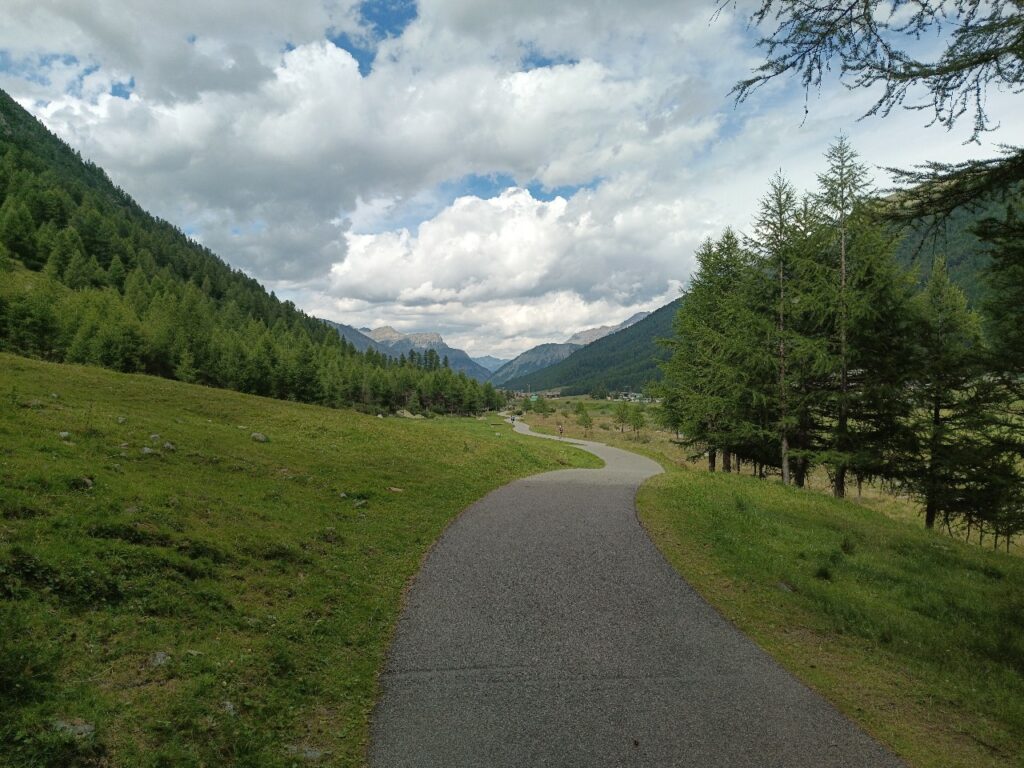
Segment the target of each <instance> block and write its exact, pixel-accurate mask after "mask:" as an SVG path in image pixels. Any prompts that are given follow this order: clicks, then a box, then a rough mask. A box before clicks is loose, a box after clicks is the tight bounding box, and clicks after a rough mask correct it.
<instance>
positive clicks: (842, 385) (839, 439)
mask: <svg viewBox="0 0 1024 768" xmlns="http://www.w3.org/2000/svg"><path fill="white" fill-rule="evenodd" d="M846 355H847V352H846V215H845V213H843V214H840V217H839V420H838V424H837V425H836V447H838V448H839V451H840V453H842V452H845V451H846V447H847V446H846V443H847V440H846V430H847V426H848V422H849V414H848V412H847V411H848V409H847V403H846V393H847V390H848V389H849V379H848V374H847V370H846V368H847V361H846ZM840 461H845V459H840ZM833 493H834V494H835V497H836V498H837V499H841V498H843V497H844V496H846V465H845V464H840V465H839V466H838V467H836V477H835V486H834V487H833Z"/></svg>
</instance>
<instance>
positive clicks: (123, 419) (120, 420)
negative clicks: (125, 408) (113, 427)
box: [117, 416, 128, 424]
mask: <svg viewBox="0 0 1024 768" xmlns="http://www.w3.org/2000/svg"><path fill="white" fill-rule="evenodd" d="M117 423H118V424H127V423H128V417H127V416H118V417H117Z"/></svg>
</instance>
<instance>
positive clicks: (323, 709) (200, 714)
mask: <svg viewBox="0 0 1024 768" xmlns="http://www.w3.org/2000/svg"><path fill="white" fill-rule="evenodd" d="M0 392H2V393H3V397H2V398H0V690H2V691H3V694H2V695H0V765H4V766H7V765H11V766H32V767H33V768H51V767H52V768H58V766H59V767H61V768H63V766H83V768H84V767H85V766H106V765H110V766H161V765H166V766H199V765H209V766H213V765H217V766H229V765H253V766H255V765H259V766H265V767H266V768H284V767H285V766H293V765H295V764H297V763H299V762H302V763H305V762H312V761H315V760H322V761H327V760H329V762H330V764H331V765H338V766H357V765H360V764H361V763H362V756H363V747H364V745H365V742H366V739H367V737H368V734H367V727H368V717H369V712H370V709H371V707H372V705H373V701H374V698H375V685H376V677H377V674H378V671H379V669H380V665H381V663H382V661H383V659H384V652H385V649H386V644H387V642H388V639H389V637H390V636H391V629H392V627H393V625H394V622H395V620H396V617H397V615H398V610H399V605H400V600H401V594H402V590H403V588H404V586H405V584H406V582H407V581H408V579H409V578H410V577H411V576H412V575H413V574H414V573H415V571H416V570H417V569H418V567H419V565H420V562H421V560H422V557H423V555H424V553H425V551H426V550H427V548H428V547H430V545H431V544H432V542H433V541H434V540H435V539H436V538H437V537H438V535H439V534H440V533H441V531H442V530H443V529H444V527H445V526H446V525H447V523H448V522H449V521H450V520H451V519H452V517H453V516H454V515H456V514H457V513H458V512H459V511H460V510H462V509H464V508H465V507H466V506H467V505H469V504H470V503H472V502H473V501H475V500H476V499H478V498H480V497H481V496H483V495H484V494H486V493H487V492H489V491H490V490H492V489H493V488H495V487H497V486H499V485H502V484H504V483H506V482H509V481H510V480H512V479H514V478H517V477H521V476H524V475H527V474H531V473H534V472H540V471H545V470H548V469H556V468H559V467H564V466H593V465H594V464H595V460H594V459H593V458H592V457H591V456H590V455H589V454H583V453H580V452H578V451H576V450H575V449H573V448H572V447H571V446H568V445H565V444H557V443H554V442H550V441H540V440H530V439H528V438H522V437H519V436H517V435H513V434H512V433H511V431H510V430H509V429H508V428H507V426H506V425H505V424H503V423H502V421H501V420H500V419H499V418H498V417H493V418H492V419H489V420H484V419H454V418H437V419H422V420H405V419H394V418H388V419H378V418H376V417H374V416H370V415H363V414H359V413H356V412H354V411H351V410H348V411H338V410H331V409H326V408H320V407H317V406H310V405H303V404H298V403H288V402H283V401H278V400H271V399H267V398H259V397H253V396H250V395H242V394H239V393H235V392H230V391H226V390H216V389H210V388H208V387H199V386H195V385H189V384H183V383H179V382H174V381H168V380H165V379H159V378H155V377H150V376H139V375H125V374H119V373H113V372H110V371H104V370H102V369H99V368H90V367H80V366H71V365H57V364H52V363H43V362H39V361H34V360H30V359H27V358H21V357H15V356H12V355H5V354H0ZM253 433H261V434H262V435H263V436H265V437H266V442H257V441H256V440H254V439H253V438H252V435H253ZM316 756H319V757H316Z"/></svg>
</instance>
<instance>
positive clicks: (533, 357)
mask: <svg viewBox="0 0 1024 768" xmlns="http://www.w3.org/2000/svg"><path fill="white" fill-rule="evenodd" d="M579 348H580V345H579V344H568V343H566V344H539V345H538V346H536V347H531V348H530V349H528V350H526V351H525V352H523V354H521V355H519V356H518V357H516V358H514V359H512V360H509V361H508V362H507V363H505V365H503V366H501V368H499V369H498V370H496V371H495V372H494V375H493V376H492V377H491V383H492V384H493V385H494V386H496V387H499V386H501V385H503V384H504V383H505V382H506V381H509V380H511V379H515V378H519V377H521V376H527V375H529V374H531V373H534V372H536V371H539V370H541V369H543V368H547V367H548V366H551V365H554V364H555V363H558V362H560V361H562V360H565V358H567V357H568V356H569V355H571V354H572V353H573V352H575V351H576V350H577V349H579Z"/></svg>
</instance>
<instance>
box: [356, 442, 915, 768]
mask: <svg viewBox="0 0 1024 768" xmlns="http://www.w3.org/2000/svg"><path fill="white" fill-rule="evenodd" d="M516 428H517V430H519V431H523V430H524V429H525V425H520V424H519V423H517V424H516ZM571 442H576V443H577V444H580V445H583V446H584V447H586V449H587V450H590V451H592V452H593V453H595V454H597V455H598V456H600V457H601V458H602V459H604V461H605V463H606V466H605V468H604V469H600V470H594V469H573V470H563V471H559V472H550V473H547V474H543V475H536V476H534V477H530V478H526V479H524V480H519V481H517V482H514V483H511V484H509V485H507V486H504V487H503V488H499V489H498V490H496V491H494V492H493V493H491V494H489V495H488V496H487V497H485V498H484V499H482V500H481V501H479V502H477V503H476V504H474V505H473V506H471V507H470V508H469V509H467V510H466V511H465V512H464V513H463V514H462V515H461V516H460V517H459V518H458V519H457V520H456V521H455V522H454V523H453V524H452V525H451V526H450V527H449V528H448V530H447V531H446V532H445V534H444V535H443V536H442V537H441V539H440V540H439V541H438V543H437V545H436V547H435V548H434V550H433V551H432V552H431V554H430V556H429V557H428V558H427V560H426V563H425V564H424V566H423V568H422V570H421V571H420V573H419V575H418V576H417V577H416V581H415V582H414V583H413V585H412V587H411V588H410V591H409V594H408V597H407V603H406V607H405V610H404V612H403V614H402V617H401V619H400V621H399V625H398V629H397V632H396V635H395V638H394V641H393V643H392V646H391V649H390V651H389V656H388V660H387V663H386V665H385V669H384V672H383V675H382V679H381V684H382V694H381V699H380V701H379V702H378V704H377V707H376V709H375V710H374V714H373V722H372V730H371V744H370V751H369V760H370V765H371V766H374V768H385V767H386V768H393V767H397V766H421V767H425V768H426V767H433V766H438V767H441V766H444V768H460V767H461V766H482V767H490V766H495V767H497V766H566V767H567V768H568V767H570V766H580V768H584V767H585V768H599V767H601V766H659V767H667V766H695V767H696V766H700V767H701V768H713V767H715V766H730V767H739V766H750V767H751V768H755V767H756V768H770V767H772V766H779V767H780V768H781V767H783V766H785V767H786V768H791V767H793V768H800V767H803V766H806V767H807V768H825V767H826V766H837V767H838V766H857V767H858V768H860V767H861V766H863V767H864V768H869V767H874V766H901V765H903V764H902V763H901V762H900V761H899V760H897V759H896V758H895V757H894V756H892V755H891V754H890V753H889V752H887V751H886V750H885V749H883V748H882V747H881V746H880V745H878V744H877V743H876V742H875V741H873V740H872V739H871V738H869V737H868V736H867V735H865V734H864V733H863V732H862V731H860V730H859V729H858V728H857V727H856V726H854V725H853V724H852V723H851V722H850V721H848V720H846V719H845V718H844V717H843V716H842V715H840V714H839V712H837V711H836V710H835V709H834V708H833V707H832V706H831V705H830V704H828V703H827V702H826V701H825V700H824V699H822V698H821V697H820V696H818V695H817V694H815V693H813V692H812V691H810V690H809V689H808V688H806V687H805V686H804V685H803V684H802V683H800V682H798V681H797V680H796V679H795V678H793V677H792V676H791V675H790V674H789V673H788V672H786V671H784V670H783V669H782V668H781V667H779V666H778V665H777V664H776V663H775V662H774V661H772V660H771V659H770V658H769V657H768V656H767V655H766V654H765V653H764V652H762V651H761V650H760V649H759V648H758V647H757V646H756V645H754V643H753V642H752V641H750V640H749V639H747V638H746V637H745V636H744V635H743V634H741V633H740V632H739V631H738V630H737V629H736V628H735V627H733V626H732V625H731V624H729V623H728V622H726V621H725V620H724V619H723V618H722V617H721V616H719V614H718V613H716V612H715V611H714V609H712V608H711V607H710V606H709V605H708V604H707V603H706V602H704V600H703V599H702V598H701V597H700V596H698V595H697V594H696V593H695V592H694V591H693V589H691V588H690V587H689V586H688V585H687V584H686V583H685V582H684V581H683V580H682V579H681V578H680V577H679V576H678V575H677V574H676V573H675V572H674V571H673V570H672V569H671V567H670V566H669V565H668V564H667V563H666V562H665V560H664V559H663V558H662V557H661V555H660V554H659V553H658V551H657V550H656V549H655V548H654V545H653V544H652V543H651V542H650V540H649V539H648V538H647V535H646V534H645V533H644V531H643V530H642V528H641V527H640V525H639V523H638V521H637V519H636V513H635V506H634V499H635V495H636V490H637V488H638V487H639V485H640V483H641V482H643V480H644V479H646V478H648V477H650V476H651V475H654V474H657V473H659V472H660V471H661V468H660V467H659V466H658V465H657V464H656V463H655V462H653V461H650V460H649V459H646V458H644V457H641V456H637V455H635V454H632V453H628V452H626V451H621V450H618V449H615V448H610V447H608V446H605V445H602V444H600V443H591V442H582V441H571Z"/></svg>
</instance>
